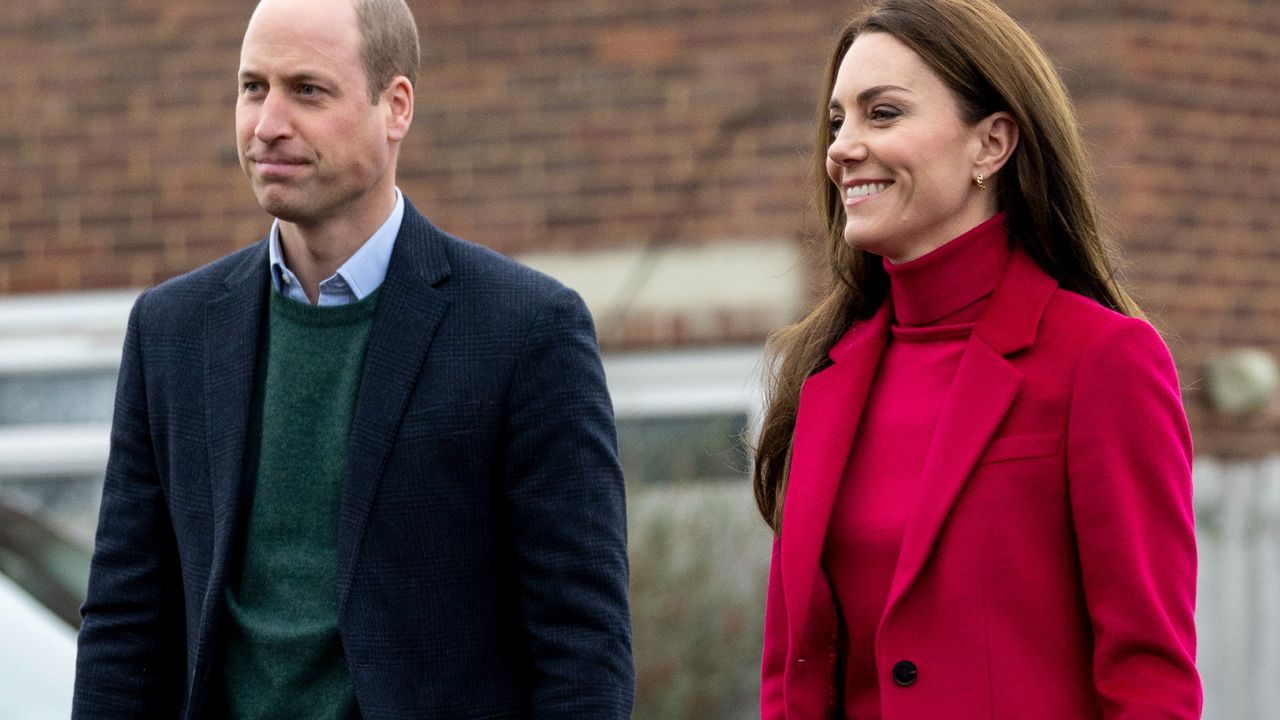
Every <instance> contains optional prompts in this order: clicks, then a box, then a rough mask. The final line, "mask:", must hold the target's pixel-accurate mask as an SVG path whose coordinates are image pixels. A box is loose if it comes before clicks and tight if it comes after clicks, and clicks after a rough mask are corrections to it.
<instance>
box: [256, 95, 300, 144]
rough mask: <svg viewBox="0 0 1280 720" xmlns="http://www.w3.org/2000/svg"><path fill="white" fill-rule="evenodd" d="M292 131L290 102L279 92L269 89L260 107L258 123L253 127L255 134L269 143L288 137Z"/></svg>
mask: <svg viewBox="0 0 1280 720" xmlns="http://www.w3.org/2000/svg"><path fill="white" fill-rule="evenodd" d="M292 132H293V125H292V124H291V121H290V116H289V107H288V103H287V102H286V101H285V99H284V98H282V97H280V94H279V93H277V92H274V91H268V92H267V96H266V97H265V98H263V100H262V105H260V106H259V108H258V123H257V125H256V126H254V128H253V133H254V135H256V136H257V138H258V139H259V140H261V141H263V142H266V143H269V142H273V141H275V140H279V139H280V138H282V137H288V136H289V135H290V134H291V133H292Z"/></svg>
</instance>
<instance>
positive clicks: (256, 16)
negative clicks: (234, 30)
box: [246, 0, 357, 36]
mask: <svg viewBox="0 0 1280 720" xmlns="http://www.w3.org/2000/svg"><path fill="white" fill-rule="evenodd" d="M356 22H357V18H356V9H355V2H354V0H261V1H260V2H259V3H258V5H257V7H255V8H254V10H253V16H252V17H250V18H249V28H248V30H247V31H246V36H247V35H248V33H249V32H250V31H253V30H254V29H255V26H256V27H259V28H260V27H261V26H263V25H270V26H272V27H279V26H282V27H283V29H289V28H293V29H307V28H308V26H321V27H348V28H354V27H355V26H356Z"/></svg>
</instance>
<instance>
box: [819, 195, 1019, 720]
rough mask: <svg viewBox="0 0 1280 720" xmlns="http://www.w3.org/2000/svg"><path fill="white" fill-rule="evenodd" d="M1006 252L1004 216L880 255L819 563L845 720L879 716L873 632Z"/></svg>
mask: <svg viewBox="0 0 1280 720" xmlns="http://www.w3.org/2000/svg"><path fill="white" fill-rule="evenodd" d="M1008 260H1009V245H1008V239H1007V236H1006V233H1005V225H1004V214H1003V213H1002V214H999V215H996V216H995V217H993V218H991V219H990V220H987V221H986V222H984V223H982V224H981V225H979V226H977V227H975V228H973V229H972V230H970V231H968V232H966V233H965V234H963V235H961V236H960V237H957V238H955V239H954V240H952V241H951V242H949V243H947V244H946V245H943V246H942V247H940V248H938V249H937V250H934V251H933V252H931V253H929V254H927V255H925V256H923V257H920V258H917V259H915V260H912V261H910V262H907V263H902V264H900V265H894V264H892V263H889V262H888V261H885V265H884V266H885V270H887V271H888V273H889V289H890V296H889V299H888V300H887V302H891V303H892V309H893V325H892V328H891V337H890V338H889V342H888V344H887V345H886V346H885V351H884V355H883V356H882V357H881V359H880V365H879V367H878V369H877V370H876V376H875V380H874V381H873V383H872V386H871V392H870V394H869V395H868V397H867V402H866V405H865V407H864V409H863V414H862V419H861V421H860V422H859V424H858V433H857V436H856V437H855V438H854V440H853V446H852V448H851V449H850V451H849V459H848V462H847V463H846V465H845V472H844V478H843V479H842V480H841V483H840V489H839V490H838V491H837V493H836V498H835V504H834V506H833V508H832V515H831V524H830V529H829V530H828V533H827V540H826V546H825V548H824V550H823V555H822V563H823V567H824V568H825V569H826V572H827V577H828V578H829V579H830V581H831V586H832V588H833V589H834V591H835V597H836V604H837V606H838V608H839V611H840V618H841V638H840V643H839V645H838V647H839V648H840V652H841V661H842V662H841V663H840V668H841V669H839V670H837V672H841V673H842V674H843V676H844V677H843V683H841V682H840V680H841V678H837V686H841V685H843V688H844V700H843V704H844V717H845V718H846V720H879V718H880V716H881V713H880V688H879V684H880V683H881V682H892V679H890V678H878V677H877V670H876V665H875V649H874V644H875V636H876V629H877V627H879V624H880V618H881V616H882V615H883V613H884V609H885V603H886V602H887V601H888V597H889V587H890V584H891V583H892V581H893V574H894V568H895V566H896V564H897V561H898V549H899V547H900V546H901V544H902V537H903V532H904V530H905V528H906V525H907V520H908V518H909V517H910V516H911V513H912V510H913V508H914V506H915V499H916V496H917V493H919V492H927V491H928V490H927V488H921V487H919V483H918V480H919V477H920V473H921V470H922V469H923V466H924V459H925V455H926V453H927V452H928V450H929V445H930V443H931V442H932V440H933V431H934V427H935V426H936V425H937V422H938V416H939V414H940V413H941V411H942V405H943V401H944V400H945V398H946V395H947V392H948V390H949V389H950V388H951V384H952V380H953V379H954V378H955V372H956V368H957V367H958V366H959V364H960V356H961V354H962V353H963V352H964V346H965V342H966V340H967V339H968V337H969V333H970V332H971V331H972V329H973V325H974V323H975V322H976V321H977V319H978V316H979V315H981V314H982V310H983V308H984V307H985V306H986V303H987V298H988V297H990V295H991V293H992V292H993V291H994V290H995V288H996V285H997V283H998V282H999V280H1000V275H1001V273H1003V272H1004V267H1005V264H1006V263H1007V262H1008Z"/></svg>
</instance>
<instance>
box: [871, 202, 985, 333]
mask: <svg viewBox="0 0 1280 720" xmlns="http://www.w3.org/2000/svg"><path fill="white" fill-rule="evenodd" d="M1009 255H1010V249H1009V239H1008V233H1007V231H1006V229H1005V214H1004V213H997V214H996V215H995V216H994V217H992V218H991V219H989V220H987V221H985V222H983V223H982V224H981V225H978V226H977V227H975V228H973V229H972V230H969V231H968V232H965V233H964V234H962V235H960V236H959V237H957V238H955V239H954V240H951V241H950V242H948V243H946V244H945V245H943V246H942V247H940V248H938V249H936V250H934V251H932V252H930V253H928V254H926V255H923V256H921V257H918V258H916V259H915V260H911V261H910V262H905V263H902V264H899V265H895V264H893V263H891V262H889V261H888V260H885V261H884V269H885V271H886V272H888V273H889V292H890V293H891V295H892V298H893V314H894V324H895V325H898V326H906V327H922V326H929V325H952V324H960V323H972V322H974V321H976V320H977V319H978V315H979V314H980V313H981V310H982V306H983V305H984V304H985V303H982V302H981V301H982V300H984V299H985V298H986V297H988V296H989V295H990V294H991V293H992V292H994V291H995V289H996V285H997V284H999V282H1000V276H1001V274H1003V273H1004V268H1005V265H1006V264H1007V263H1008V262H1009Z"/></svg>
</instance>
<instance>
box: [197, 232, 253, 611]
mask: <svg viewBox="0 0 1280 720" xmlns="http://www.w3.org/2000/svg"><path fill="white" fill-rule="evenodd" d="M268 277H269V269H268V267H267V249H266V243H265V242H264V243H262V244H261V245H260V247H259V250H258V251H255V252H252V253H249V254H248V255H246V257H245V260H244V262H243V264H242V265H241V266H240V267H239V268H237V269H236V270H235V271H233V272H232V273H230V274H229V276H228V279H227V281H226V286H227V291H226V293H224V294H223V295H221V296H219V297H218V298H215V299H214V300H213V301H211V302H210V303H209V304H208V306H206V308H205V317H204V346H205V353H204V357H205V361H204V383H205V406H204V410H205V422H206V426H207V427H206V431H205V432H206V438H207V443H208V452H209V475H210V483H211V485H212V495H213V505H214V507H213V529H214V538H213V564H212V567H211V574H212V575H213V576H214V577H215V578H219V579H220V578H221V577H222V571H223V570H224V569H225V567H226V560H227V553H228V550H229V547H230V545H231V544H232V543H233V542H234V540H235V530H236V521H237V519H238V515H239V513H238V509H239V502H240V488H241V485H242V483H241V480H242V478H243V476H244V449H245V436H246V434H247V433H248V427H249V410H250V405H251V404H252V402H253V375H254V370H255V369H256V368H257V362H258V338H259V334H260V330H261V326H262V310H263V304H264V301H265V300H266V293H267V289H268ZM218 584H219V585H220V583H218ZM210 590H211V591H212V592H221V591H222V588H221V587H220V586H219V587H214V583H210Z"/></svg>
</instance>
